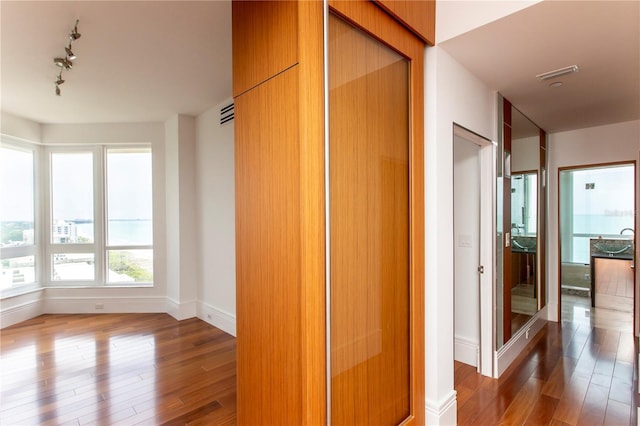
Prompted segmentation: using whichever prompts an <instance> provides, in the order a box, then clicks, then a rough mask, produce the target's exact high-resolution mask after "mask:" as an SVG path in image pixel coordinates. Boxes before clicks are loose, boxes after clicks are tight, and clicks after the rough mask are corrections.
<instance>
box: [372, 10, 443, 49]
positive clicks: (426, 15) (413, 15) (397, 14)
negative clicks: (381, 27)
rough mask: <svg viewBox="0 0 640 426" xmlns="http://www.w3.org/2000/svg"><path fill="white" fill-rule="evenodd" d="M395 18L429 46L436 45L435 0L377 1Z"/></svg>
mask: <svg viewBox="0 0 640 426" xmlns="http://www.w3.org/2000/svg"><path fill="white" fill-rule="evenodd" d="M376 1H377V3H378V4H379V5H380V6H381V7H382V8H383V9H385V10H386V11H387V12H389V13H390V14H391V15H392V16H393V17H394V18H396V19H397V20H398V21H400V22H401V23H403V24H404V26H406V27H407V28H408V29H410V30H411V31H413V33H414V34H416V35H417V36H418V37H420V38H421V39H422V40H424V41H425V42H426V43H427V44H429V45H431V46H433V45H435V44H436V2H435V0H417V1H416V0H376Z"/></svg>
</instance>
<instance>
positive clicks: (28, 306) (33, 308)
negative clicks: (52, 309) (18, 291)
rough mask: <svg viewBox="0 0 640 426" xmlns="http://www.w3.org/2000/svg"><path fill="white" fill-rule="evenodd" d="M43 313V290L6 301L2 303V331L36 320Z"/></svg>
mask: <svg viewBox="0 0 640 426" xmlns="http://www.w3.org/2000/svg"><path fill="white" fill-rule="evenodd" d="M7 305H9V306H7ZM43 313H44V301H43V300H42V290H38V291H35V292H31V293H28V294H25V295H21V296H17V297H15V298H8V299H4V300H2V301H1V302H0V329H3V328H6V327H9V326H12V325H14V324H17V323H19V322H22V321H26V320H29V319H31V318H35V317H37V316H40V315H42V314H43Z"/></svg>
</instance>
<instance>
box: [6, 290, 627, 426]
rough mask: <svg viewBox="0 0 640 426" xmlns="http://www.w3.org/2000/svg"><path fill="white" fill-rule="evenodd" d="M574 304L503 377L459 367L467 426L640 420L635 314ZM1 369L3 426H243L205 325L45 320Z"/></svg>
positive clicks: (212, 333)
mask: <svg viewBox="0 0 640 426" xmlns="http://www.w3.org/2000/svg"><path fill="white" fill-rule="evenodd" d="M571 297H573V298H574V299H575V300H574V299H571ZM571 297H570V296H563V299H567V300H572V302H571V304H568V306H567V307H566V309H563V318H564V319H563V322H562V323H561V324H558V323H548V324H547V325H546V326H545V328H544V330H543V331H542V332H541V333H540V334H539V335H538V336H536V337H535V339H534V340H533V342H532V345H531V346H530V347H529V348H528V350H526V351H525V352H524V353H523V354H521V355H520V357H519V358H518V359H517V360H516V361H515V362H514V364H513V365H512V366H511V367H510V368H509V369H508V370H507V371H506V372H505V373H504V374H503V376H502V377H501V378H500V379H497V380H496V379H491V378H488V377H483V376H480V375H479V374H477V373H476V370H475V368H474V367H470V366H467V365H464V364H461V363H457V362H456V364H455V388H456V391H457V392H458V424H460V425H474V424H476V425H497V424H504V425H521V424H526V425H591V424H600V425H630V424H634V425H635V424H637V410H638V405H639V404H638V403H639V397H638V394H637V393H636V392H635V389H637V385H638V366H637V359H636V357H637V349H638V348H637V343H636V340H635V339H633V337H632V330H631V320H630V314H628V313H626V317H623V316H621V315H622V314H623V313H619V312H613V313H611V312H607V311H604V310H600V311H598V309H597V308H596V309H595V310H593V311H591V310H590V302H589V299H588V298H580V297H575V296H571ZM582 299H584V300H582ZM563 308H565V307H564V306H563ZM605 327H606V328H605ZM0 365H1V370H0V384H1V393H0V424H2V425H26V424H40V425H85V424H90V425H96V424H105V425H135V424H140V425H159V424H165V425H185V424H188V425H233V424H235V423H236V412H235V410H236V409H235V403H236V393H235V389H236V384H235V383H236V364H235V339H234V338H233V337H231V336H229V335H227V334H225V333H224V332H222V331H220V330H218V329H216V328H214V327H211V326H210V325H208V324H207V323H205V322H203V321H200V320H198V319H189V320H185V321H181V322H178V321H176V320H174V319H173V318H171V317H170V316H168V315H166V314H102V315H43V316H40V317H37V318H34V319H32V320H29V321H25V322H23V323H20V324H17V325H15V326H12V327H8V328H6V329H3V330H2V331H1V332H0Z"/></svg>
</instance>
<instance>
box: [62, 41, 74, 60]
mask: <svg viewBox="0 0 640 426" xmlns="http://www.w3.org/2000/svg"><path fill="white" fill-rule="evenodd" d="M64 50H65V52H67V58H68V59H69V60H70V61H73V60H74V59H76V57H77V56H76V54H75V53H73V52H72V51H71V43H69V47H65V48H64Z"/></svg>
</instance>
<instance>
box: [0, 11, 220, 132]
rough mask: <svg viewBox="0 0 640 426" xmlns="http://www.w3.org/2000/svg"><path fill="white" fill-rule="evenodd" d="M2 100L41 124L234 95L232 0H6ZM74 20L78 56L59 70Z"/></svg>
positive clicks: (145, 112) (120, 116) (160, 109)
mask: <svg viewBox="0 0 640 426" xmlns="http://www.w3.org/2000/svg"><path fill="white" fill-rule="evenodd" d="M0 13H1V25H2V26H1V30H0V31H1V33H0V37H1V59H2V63H1V73H2V74H1V77H0V78H1V80H0V82H1V85H0V87H1V90H2V109H3V110H4V111H7V112H9V113H12V114H14V115H17V116H20V117H25V118H29V119H31V120H34V121H36V122H39V123H109V122H145V121H165V120H166V119H168V118H169V117H171V116H172V115H175V114H178V113H179V114H189V115H197V114H199V113H201V112H203V111H205V110H207V109H208V108H210V107H212V106H213V105H215V104H216V103H219V102H222V101H223V100H225V99H227V98H229V97H231V3H230V2H228V1H193V2H191V1H67V2H59V1H5V0H3V1H2V2H1V3H0ZM76 19H79V20H80V23H79V25H78V32H79V33H81V34H82V37H81V38H80V39H78V40H77V41H75V42H74V43H73V51H74V53H76V55H77V56H78V58H77V59H76V60H75V65H74V67H73V70H71V71H69V72H63V79H65V80H66V82H65V83H64V84H62V85H61V86H60V89H61V91H62V96H56V95H55V85H54V81H55V80H56V77H57V74H58V71H59V68H58V67H57V66H56V65H55V64H54V63H53V58H54V57H56V56H62V55H64V47H65V46H66V44H67V42H68V41H69V39H68V34H69V33H70V32H71V30H72V29H73V25H74V23H75V20H76Z"/></svg>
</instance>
